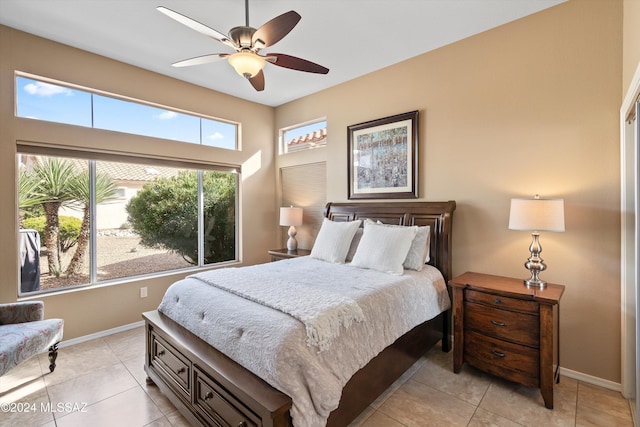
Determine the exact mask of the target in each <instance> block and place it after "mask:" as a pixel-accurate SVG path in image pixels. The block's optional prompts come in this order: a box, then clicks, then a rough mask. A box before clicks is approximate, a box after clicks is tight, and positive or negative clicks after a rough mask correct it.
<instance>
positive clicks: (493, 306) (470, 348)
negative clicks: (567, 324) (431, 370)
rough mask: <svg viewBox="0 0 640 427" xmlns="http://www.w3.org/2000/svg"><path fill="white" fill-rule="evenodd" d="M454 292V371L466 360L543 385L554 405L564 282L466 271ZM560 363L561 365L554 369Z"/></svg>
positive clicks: (453, 285) (529, 383)
mask: <svg viewBox="0 0 640 427" xmlns="http://www.w3.org/2000/svg"><path fill="white" fill-rule="evenodd" d="M449 286H451V288H452V291H453V293H452V294H453V316H454V317H453V334H454V336H453V371H454V372H455V373H459V372H460V369H462V364H463V363H464V362H467V363H468V364H470V365H472V366H475V367H476V368H478V369H481V370H483V371H485V372H488V373H490V374H493V375H496V376H499V377H501V378H505V379H507V380H510V381H514V382H517V383H520V384H524V385H526V386H530V387H538V388H540V392H541V393H542V398H543V399H544V404H545V406H546V407H547V408H549V409H553V385H554V383H555V382H558V381H559V379H560V377H559V371H558V367H559V364H560V362H559V360H560V351H559V345H558V342H559V317H560V316H559V314H560V298H561V297H562V293H563V292H564V286H562V285H555V284H547V286H546V287H545V288H544V289H539V288H528V287H527V286H525V285H524V284H523V281H522V279H512V278H508V277H500V276H491V275H487V274H480V273H464V274H462V275H460V276H458V277H455V278H454V279H452V280H450V281H449ZM554 366H555V369H554Z"/></svg>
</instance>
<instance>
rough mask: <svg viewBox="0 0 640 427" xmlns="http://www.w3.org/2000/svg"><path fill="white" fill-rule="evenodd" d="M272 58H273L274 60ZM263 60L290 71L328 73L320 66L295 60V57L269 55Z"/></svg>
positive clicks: (278, 54) (276, 54)
mask: <svg viewBox="0 0 640 427" xmlns="http://www.w3.org/2000/svg"><path fill="white" fill-rule="evenodd" d="M272 58H275V60H273V59H272ZM265 59H266V60H267V61H269V62H271V63H272V64H274V65H277V66H279V67H284V68H291V69H292V70H298V71H305V72H307V73H318V74H327V73H328V72H329V69H328V68H326V67H323V66H322V65H319V64H316V63H314V62H311V61H307V60H306V59H302V58H296V57H295V56H291V55H285V54H283V53H270V54H269V55H268V56H267V57H266V58H265Z"/></svg>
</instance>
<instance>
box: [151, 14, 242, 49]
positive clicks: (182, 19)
mask: <svg viewBox="0 0 640 427" xmlns="http://www.w3.org/2000/svg"><path fill="white" fill-rule="evenodd" d="M156 9H157V10H158V12H162V13H164V14H165V15H167V16H168V17H169V18H171V19H174V20H176V21H178V22H179V23H181V24H182V25H186V26H187V27H189V28H191V29H192V30H195V31H197V32H199V33H200V34H204V35H205V36H207V37H211V38H212V39H214V40H217V41H219V42H222V43H225V44H227V45H229V46H231V47H233V48H234V49H235V48H236V46H235V43H234V42H233V40H229V38H228V37H227V36H225V35H224V34H222V33H221V32H219V31H216V30H214V29H213V28H210V27H207V26H206V25H204V24H202V23H200V22H198V21H196V20H195V19H191V18H189V17H188V16H184V15H182V14H181V13H178V12H176V11H174V10H171V9H168V8H166V7H164V6H158V7H157V8H156Z"/></svg>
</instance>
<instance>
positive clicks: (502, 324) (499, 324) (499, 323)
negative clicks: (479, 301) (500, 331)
mask: <svg viewBox="0 0 640 427" xmlns="http://www.w3.org/2000/svg"><path fill="white" fill-rule="evenodd" d="M491 324H492V325H496V326H507V324H506V323H504V322H498V321H497V320H491Z"/></svg>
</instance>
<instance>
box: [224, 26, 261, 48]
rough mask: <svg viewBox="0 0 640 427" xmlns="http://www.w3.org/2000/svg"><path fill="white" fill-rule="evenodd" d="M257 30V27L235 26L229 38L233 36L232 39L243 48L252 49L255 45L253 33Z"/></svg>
mask: <svg viewBox="0 0 640 427" xmlns="http://www.w3.org/2000/svg"><path fill="white" fill-rule="evenodd" d="M255 32H256V29H255V28H253V27H245V26H239V27H233V28H232V29H231V30H230V31H229V38H231V40H233V41H234V42H235V43H236V45H237V46H239V47H240V48H241V49H251V48H252V47H253V46H252V44H253V41H252V39H253V33H255Z"/></svg>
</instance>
